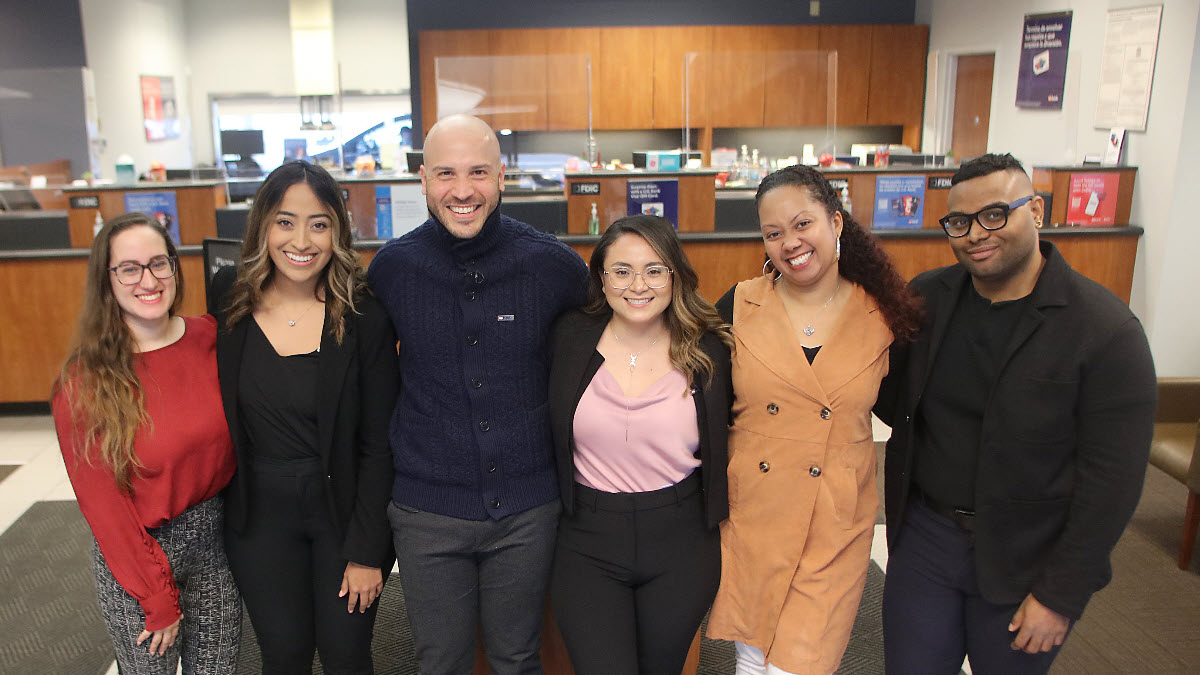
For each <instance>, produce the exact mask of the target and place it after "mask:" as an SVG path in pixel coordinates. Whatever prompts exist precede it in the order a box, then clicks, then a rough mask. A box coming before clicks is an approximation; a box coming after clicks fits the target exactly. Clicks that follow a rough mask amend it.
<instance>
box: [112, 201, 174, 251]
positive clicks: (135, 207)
mask: <svg viewBox="0 0 1200 675" xmlns="http://www.w3.org/2000/svg"><path fill="white" fill-rule="evenodd" d="M125 211H127V212H130V211H140V212H142V213H144V214H146V215H148V216H150V217H152V218H154V219H156V220H157V221H158V222H159V223H161V224H162V226H163V227H164V228H166V230H167V233H168V234H170V235H171V241H173V242H175V245H176V246H178V245H179V244H180V241H179V207H178V206H177V205H176V203H175V193H174V192H126V193H125Z"/></svg>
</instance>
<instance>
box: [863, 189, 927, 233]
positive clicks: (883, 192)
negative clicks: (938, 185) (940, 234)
mask: <svg viewBox="0 0 1200 675" xmlns="http://www.w3.org/2000/svg"><path fill="white" fill-rule="evenodd" d="M924 215H925V176H877V177H876V178H875V215H874V218H873V219H872V221H873V224H872V227H873V228H874V229H876V230H881V229H895V228H919V227H921V220H922V219H923V218H924Z"/></svg>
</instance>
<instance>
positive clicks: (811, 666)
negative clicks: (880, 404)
mask: <svg viewBox="0 0 1200 675" xmlns="http://www.w3.org/2000/svg"><path fill="white" fill-rule="evenodd" d="M755 199H756V204H757V206H758V213H759V220H760V222H761V225H762V232H763V240H764V242H765V245H766V249H767V257H768V261H767V263H766V265H764V272H766V274H765V275H764V276H762V277H759V278H756V279H751V280H749V281H743V282H742V283H740V284H738V285H737V286H735V287H734V288H733V289H730V291H729V292H728V293H726V294H725V297H723V298H722V299H721V300H720V302H718V303H717V309H718V310H719V311H720V312H721V314H722V316H723V317H724V318H725V320H726V321H729V322H730V323H731V324H732V325H733V336H734V341H735V350H734V356H733V387H734V396H735V400H734V404H733V426H732V427H731V429H730V432H729V507H730V515H729V519H728V520H726V521H725V522H723V523H722V524H721V554H722V573H721V587H720V590H719V591H718V593H717V599H716V601H715V603H714V605H713V609H712V615H711V617H710V619H709V624H708V635H709V637H713V638H720V639H725V640H733V641H735V642H736V643H737V645H736V646H737V652H738V670H737V672H738V674H739V675H742V674H749V673H771V674H772V675H774V674H777V673H803V674H806V675H807V674H813V675H824V674H827V673H832V672H833V671H835V670H837V667H838V664H839V663H840V662H841V658H842V654H843V652H845V649H846V643H847V642H848V641H849V639H850V629H851V628H852V626H853V625H854V618H855V615H856V613H857V610H858V603H859V599H860V598H861V596H862V590H863V584H864V582H865V580H866V574H867V566H868V563H869V560H870V551H871V540H872V535H873V532H874V525H875V519H876V515H877V513H878V507H879V503H878V502H879V500H878V496H877V494H876V489H875V444H874V439H873V437H872V433H871V407H872V406H873V405H874V403H875V399H876V396H877V394H878V391H879V383H880V380H881V379H882V378H883V376H884V375H886V374H887V371H888V347H889V346H890V345H891V344H892V341H893V336H895V337H896V338H897V339H908V338H909V337H910V336H911V335H912V334H913V333H914V332H915V329H916V327H917V318H918V314H919V311H918V309H917V301H916V299H915V298H914V297H913V296H912V295H911V294H910V293H909V292H908V290H907V288H906V286H905V284H904V281H903V279H901V277H900V276H899V274H897V272H896V270H895V268H894V267H893V266H892V264H891V261H890V260H889V259H888V258H887V255H886V254H885V253H884V252H883V250H882V249H881V248H880V247H879V245H878V242H877V240H876V239H875V237H874V236H872V235H871V234H870V233H868V232H867V231H866V230H865V229H864V228H863V227H862V226H860V225H859V224H858V223H856V222H855V221H854V220H853V219H852V218H851V217H850V214H849V213H847V212H845V211H843V210H842V209H841V200H840V199H839V197H838V194H837V192H835V191H834V189H833V188H832V187H831V186H830V185H829V182H828V181H826V180H825V178H824V177H823V176H822V175H821V174H820V173H819V172H818V171H816V170H813V169H810V168H808V167H788V168H786V169H781V170H779V171H776V172H775V173H773V174H771V175H770V176H768V177H767V178H766V179H764V180H763V182H762V185H761V186H760V187H759V190H758V194H757V196H756V198H755Z"/></svg>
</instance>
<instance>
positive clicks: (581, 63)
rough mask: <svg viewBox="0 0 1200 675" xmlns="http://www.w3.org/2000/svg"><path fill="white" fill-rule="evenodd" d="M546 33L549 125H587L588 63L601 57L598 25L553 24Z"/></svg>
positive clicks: (562, 126)
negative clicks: (562, 25)
mask: <svg viewBox="0 0 1200 675" xmlns="http://www.w3.org/2000/svg"><path fill="white" fill-rule="evenodd" d="M542 32H544V33H545V34H546V117H547V119H546V128H547V129H551V130H557V129H587V126H588V63H589V61H590V63H591V68H592V82H593V85H592V86H593V87H594V86H595V79H596V78H595V71H596V65H597V61H598V60H599V57H600V29H599V28H551V29H548V30H545V31H542Z"/></svg>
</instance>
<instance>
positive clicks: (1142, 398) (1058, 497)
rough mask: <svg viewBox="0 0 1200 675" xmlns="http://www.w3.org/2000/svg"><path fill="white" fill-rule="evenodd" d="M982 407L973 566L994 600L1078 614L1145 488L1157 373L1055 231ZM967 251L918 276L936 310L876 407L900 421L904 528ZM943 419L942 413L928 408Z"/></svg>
mask: <svg viewBox="0 0 1200 675" xmlns="http://www.w3.org/2000/svg"><path fill="white" fill-rule="evenodd" d="M1041 252H1042V254H1043V256H1045V258H1046V264H1045V267H1044V268H1043V270H1042V274H1041V276H1040V278H1039V279H1038V282H1037V284H1036V286H1035V287H1034V289H1033V292H1032V293H1030V295H1029V302H1028V304H1027V306H1026V308H1025V310H1024V313H1023V314H1022V315H1021V316H1020V318H1019V319H1018V321H1017V325H1016V327H1015V329H1014V330H1013V335H1012V338H1011V339H1010V341H1009V344H1008V347H1007V349H1006V350H1005V353H1004V355H1003V363H1002V365H1001V368H1000V371H999V375H998V377H997V380H996V383H995V385H994V387H993V390H992V392H991V396H990V399H989V402H988V405H987V409H986V411H985V412H984V417H983V428H982V434H981V442H980V446H979V447H978V448H976V449H975V450H974V451H975V452H977V453H978V457H979V462H978V472H977V475H976V477H975V495H976V501H975V510H976V517H975V568H976V572H977V577H978V580H979V588H980V591H981V592H982V593H983V596H984V597H985V598H987V599H988V600H989V601H991V602H995V603H1001V604H1009V603H1019V602H1021V601H1022V600H1023V599H1024V598H1025V595H1026V594H1028V593H1032V594H1033V596H1034V597H1035V598H1037V600H1038V601H1039V602H1041V603H1042V604H1044V605H1046V606H1047V607H1049V608H1050V609H1052V610H1054V611H1056V612H1058V613H1059V614H1062V615H1064V616H1067V617H1070V618H1072V619H1077V618H1079V616H1080V615H1081V614H1082V613H1083V609H1084V607H1085V606H1086V604H1087V602H1088V600H1089V599H1090V598H1091V595H1092V593H1094V592H1096V591H1097V590H1099V589H1100V588H1102V587H1103V586H1104V585H1105V584H1107V583H1108V581H1109V579H1110V578H1111V576H1112V570H1111V567H1110V564H1109V555H1110V554H1111V552H1112V549H1113V546H1115V545H1116V543H1117V539H1118V538H1120V536H1121V532H1122V531H1123V530H1124V529H1125V525H1126V524H1127V523H1128V522H1129V518H1130V516H1131V515H1132V514H1133V509H1134V507H1136V506H1137V502H1138V498H1139V496H1140V495H1141V488H1142V481H1143V479H1144V476H1145V470H1146V460H1147V456H1148V453H1149V448H1150V438H1151V436H1152V435H1153V426H1154V409H1155V404H1156V397H1157V394H1156V381H1155V375H1154V364H1153V362H1152V361H1151V358H1150V347H1149V345H1148V344H1147V342H1146V335H1145V333H1144V332H1143V330H1142V326H1141V324H1140V323H1139V322H1138V320H1137V318H1136V317H1135V316H1134V315H1133V313H1132V312H1130V311H1129V307H1127V306H1126V305H1125V303H1123V302H1121V300H1120V299H1118V298H1117V297H1116V296H1114V295H1113V294H1112V293H1111V292H1109V291H1108V290H1107V289H1105V288H1104V287H1103V286H1101V285H1099V284H1097V283H1096V282H1094V281H1092V280H1090V279H1088V278H1086V277H1084V276H1083V275H1081V274H1079V273H1078V272H1076V271H1074V270H1073V269H1071V267H1070V266H1069V265H1068V264H1067V262H1066V261H1065V260H1064V259H1063V257H1062V255H1061V254H1059V252H1058V250H1057V249H1056V248H1055V247H1054V246H1053V245H1052V244H1051V243H1049V242H1046V241H1043V242H1041ZM968 283H971V280H970V276H969V274H968V273H967V271H966V269H965V268H963V267H962V266H961V265H954V266H951V267H944V268H941V269H937V270H932V271H929V272H925V273H923V274H921V275H919V276H918V277H917V278H915V279H913V281H912V287H913V289H914V290H915V291H916V292H917V293H918V294H919V295H920V296H922V297H923V298H924V300H925V311H926V317H925V322H924V325H923V327H922V332H921V334H920V336H919V337H918V339H917V341H916V342H915V343H912V344H911V345H909V346H908V347H907V348H905V347H898V348H897V349H895V350H894V351H893V354H892V362H891V366H892V369H891V373H890V374H889V375H888V377H887V379H886V380H885V382H884V386H883V388H882V389H881V391H880V398H879V404H878V405H877V407H876V412H877V413H878V414H879V416H880V417H881V418H882V419H883V421H884V422H886V423H888V424H890V425H892V437H891V440H889V441H888V444H887V454H886V460H885V468H884V472H885V490H886V499H885V503H886V509H887V534H888V543H889V545H894V544H895V542H896V538H897V536H899V535H900V533H901V532H902V531H903V525H904V508H905V505H906V503H907V500H908V496H909V487H910V481H911V477H912V469H913V460H914V447H913V446H914V442H915V440H914V419H915V418H916V416H917V409H918V406H919V404H920V402H921V395H922V394H923V393H924V390H925V386H926V383H927V382H928V378H929V373H930V370H931V368H932V365H933V363H934V361H935V359H936V358H937V354H938V349H939V347H940V345H941V341H942V338H943V336H944V335H945V334H946V328H947V326H948V325H949V322H950V317H951V315H952V314H953V313H954V309H955V307H956V306H957V304H958V299H959V294H960V293H962V292H963V291H964V289H965V288H966V284H968ZM925 423H927V424H937V423H938V421H937V420H925Z"/></svg>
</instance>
